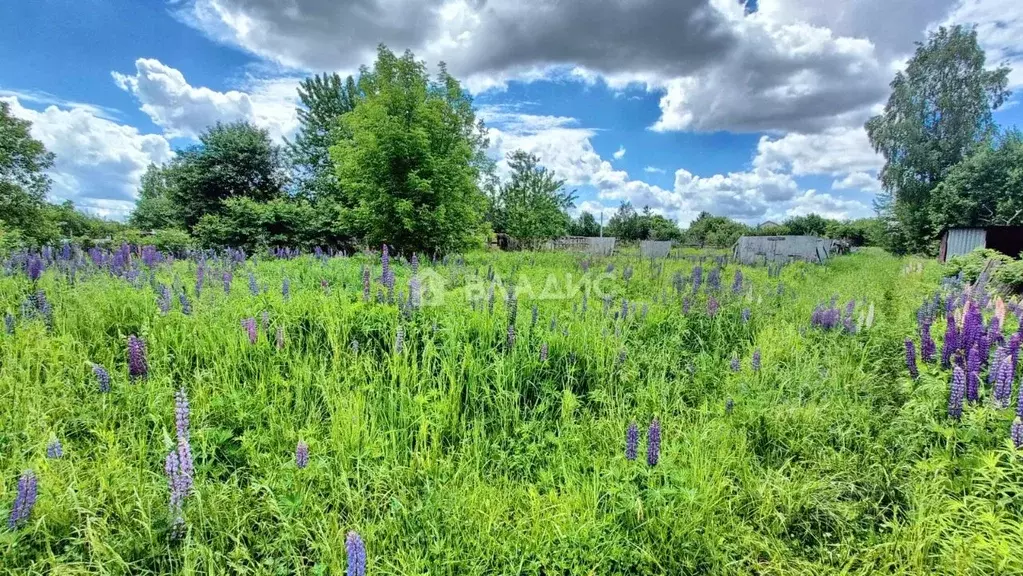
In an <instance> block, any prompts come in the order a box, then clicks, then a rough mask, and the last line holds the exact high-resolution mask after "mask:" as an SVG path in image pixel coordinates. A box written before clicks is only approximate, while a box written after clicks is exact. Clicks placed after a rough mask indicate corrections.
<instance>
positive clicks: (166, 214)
mask: <svg viewBox="0 0 1023 576" xmlns="http://www.w3.org/2000/svg"><path fill="white" fill-rule="evenodd" d="M169 173H170V169H169V168H165V167H162V166H157V165H155V164H150V165H149V166H148V167H147V168H146V172H145V174H143V175H142V182H141V185H140V186H139V196H138V200H136V202H135V210H134V211H132V213H131V216H130V217H129V218H128V222H129V223H130V224H131V225H132V226H133V227H135V228H138V229H140V230H159V229H161V228H177V227H181V226H182V225H183V221H182V219H181V217H180V214H179V211H178V207H177V206H176V205H175V203H174V199H173V198H172V196H171V184H170V181H169V180H170V178H169Z"/></svg>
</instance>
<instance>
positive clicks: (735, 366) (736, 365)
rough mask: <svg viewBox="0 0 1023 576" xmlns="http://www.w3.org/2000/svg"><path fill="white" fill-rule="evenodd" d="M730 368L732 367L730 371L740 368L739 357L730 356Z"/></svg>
mask: <svg viewBox="0 0 1023 576" xmlns="http://www.w3.org/2000/svg"><path fill="white" fill-rule="evenodd" d="M731 368H732V372H738V371H739V369H740V368H741V365H740V364H739V357H738V356H735V355H733V356H732V362H731Z"/></svg>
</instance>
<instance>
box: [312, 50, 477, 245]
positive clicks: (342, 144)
mask: <svg viewBox="0 0 1023 576" xmlns="http://www.w3.org/2000/svg"><path fill="white" fill-rule="evenodd" d="M358 86H359V92H360V98H359V101H358V104H357V105H356V106H355V108H354V109H353V110H352V111H350V112H348V113H346V114H344V115H343V116H342V118H341V131H340V133H341V134H340V138H339V140H338V141H337V143H336V144H335V145H334V146H333V147H331V149H330V155H331V159H332V161H333V162H334V166H335V171H336V173H337V177H338V183H339V184H340V186H341V190H342V197H343V198H344V203H343V204H344V213H343V215H344V217H346V218H348V217H350V218H351V221H352V225H353V228H354V230H355V231H356V232H357V233H358V234H359V236H360V237H362V238H364V239H365V240H366V241H367V242H368V243H370V244H373V245H377V244H380V243H382V242H388V243H390V244H392V245H394V246H396V247H397V248H398V249H399V250H401V251H426V252H432V251H435V250H440V251H456V250H462V249H465V248H467V247H469V246H471V245H473V244H475V243H478V242H479V241H480V240H481V239H482V234H483V231H484V230H485V227H486V226H485V222H484V219H483V215H484V212H485V210H486V197H485V196H484V194H483V192H482V191H481V190H480V185H481V182H482V181H483V176H484V175H485V174H486V173H487V170H488V166H489V165H490V164H492V163H491V162H490V161H489V160H488V159H487V156H486V150H487V145H488V142H487V138H486V129H485V127H484V126H483V123H482V121H477V119H476V114H475V111H474V110H473V106H472V100H471V99H470V97H469V96H468V94H466V92H465V91H464V90H462V87H461V86H460V85H459V83H458V81H457V80H456V79H455V78H454V77H452V76H451V75H450V74H448V72H447V69H446V67H445V66H444V65H443V63H442V64H441V66H440V73H439V75H438V77H437V80H436V81H432V82H431V81H430V78H429V76H428V74H427V71H426V65H425V64H423V63H422V62H418V61H416V60H415V56H414V55H413V54H412V53H411V52H409V51H406V52H405V54H404V55H403V56H402V57H400V58H399V57H397V56H395V55H394V53H393V52H391V51H390V50H388V49H387V48H386V47H385V46H380V48H379V49H378V51H377V61H376V63H375V65H374V67H373V70H372V71H370V70H363V72H362V74H361V75H360V77H359V83H358Z"/></svg>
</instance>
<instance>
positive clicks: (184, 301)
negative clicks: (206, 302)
mask: <svg viewBox="0 0 1023 576" xmlns="http://www.w3.org/2000/svg"><path fill="white" fill-rule="evenodd" d="M178 302H180V303H181V313H182V314H184V315H185V316H188V315H189V314H191V313H192V301H191V300H189V299H188V294H186V293H185V291H184V290H182V291H181V293H180V294H178Z"/></svg>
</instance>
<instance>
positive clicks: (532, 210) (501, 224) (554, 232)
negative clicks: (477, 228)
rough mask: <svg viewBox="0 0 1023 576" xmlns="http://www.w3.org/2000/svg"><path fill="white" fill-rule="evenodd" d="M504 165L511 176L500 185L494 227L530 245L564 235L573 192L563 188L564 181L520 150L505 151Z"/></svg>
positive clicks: (533, 156)
mask: <svg viewBox="0 0 1023 576" xmlns="http://www.w3.org/2000/svg"><path fill="white" fill-rule="evenodd" d="M508 166H509V168H511V178H510V179H509V181H508V182H507V183H506V184H503V185H502V186H501V187H500V189H499V191H498V194H497V198H496V202H495V203H494V208H493V212H494V215H495V226H494V230H495V231H496V232H505V233H507V234H509V235H510V236H512V237H513V238H515V239H516V240H518V241H519V242H521V243H522V244H523V245H524V246H526V247H530V248H535V247H537V246H539V245H540V244H541V243H542V242H544V241H545V240H550V239H553V238H558V237H560V236H564V235H565V234H566V233H567V232H568V225H569V223H570V221H571V220H570V218H569V216H568V213H567V210H568V209H569V208H571V207H572V206H573V205H574V202H575V195H574V194H572V193H571V192H567V191H565V188H564V185H565V181H564V180H559V179H558V178H557V176H556V175H555V173H554V172H553V171H551V170H548V169H547V168H545V167H543V166H541V165H540V158H538V157H537V156H535V155H533V154H530V153H528V152H525V151H524V150H516V151H514V152H511V153H509V154H508Z"/></svg>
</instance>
